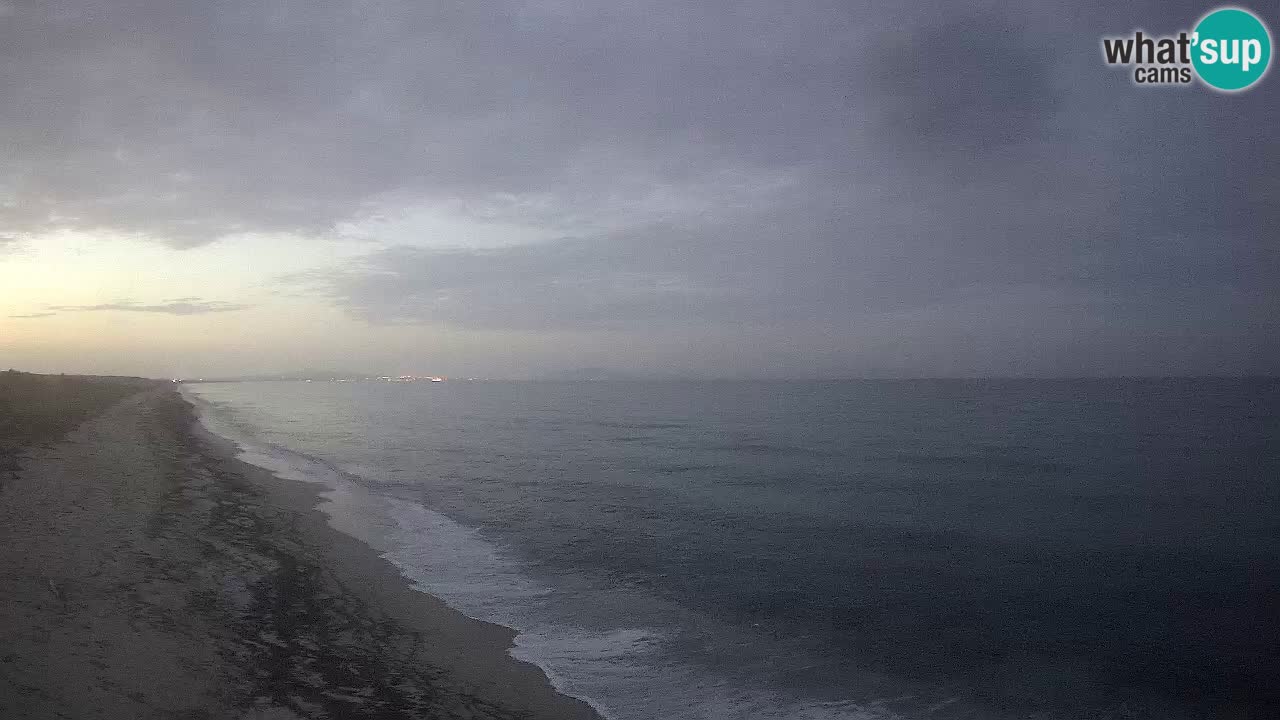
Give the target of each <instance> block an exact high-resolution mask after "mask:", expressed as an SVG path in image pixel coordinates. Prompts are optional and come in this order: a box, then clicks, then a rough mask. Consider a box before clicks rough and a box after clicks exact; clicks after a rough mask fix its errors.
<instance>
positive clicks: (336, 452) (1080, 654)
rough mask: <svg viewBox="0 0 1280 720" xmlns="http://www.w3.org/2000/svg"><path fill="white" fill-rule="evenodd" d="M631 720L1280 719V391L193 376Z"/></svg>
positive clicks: (1140, 384)
mask: <svg viewBox="0 0 1280 720" xmlns="http://www.w3.org/2000/svg"><path fill="white" fill-rule="evenodd" d="M184 388H185V390H186V392H187V393H188V395H189V396H191V397H193V399H195V400H196V401H197V404H198V406H199V407H200V408H201V411H202V413H203V415H204V417H205V421H206V423H207V424H208V425H209V426H210V427H211V428H212V429H213V430H215V431H216V432H220V433H222V434H224V435H227V436H228V437H231V438H232V439H234V440H236V441H237V442H238V443H239V444H240V446H241V447H242V448H243V449H244V451H245V458H246V459H248V460H250V461H251V462H255V463H257V464H260V465H263V466H265V467H268V468H270V469H273V470H275V471H277V472H279V473H281V474H282V475H284V476H287V477H292V478H295V479H298V480H305V481H311V482H317V483H321V484H322V486H323V489H324V497H325V504H324V505H323V506H322V508H323V509H324V510H325V511H326V512H328V513H329V515H330V517H331V522H332V524H333V525H334V526H335V527H338V528H339V529H341V530H343V531H344V532H348V533H350V534H352V535H354V536H356V537H358V538H361V539H362V540H364V541H366V542H368V543H370V544H371V545H373V546H374V547H377V548H379V549H380V550H382V551H383V552H384V553H385V554H386V556H387V557H388V558H389V559H390V560H392V561H393V562H395V563H396V564H397V565H399V566H400V567H401V569H402V570H403V571H404V573H405V574H406V576H408V577H409V578H411V579H412V580H414V581H415V582H416V583H418V585H419V587H420V588H421V589H423V590H424V591H427V592H430V593H433V594H435V595H438V596H440V597H442V598H444V599H445V600H446V601H447V602H449V603H450V604H451V605H453V606H455V607H457V608H458V609H460V610H462V611H463V612H465V613H467V614H468V615H471V616H473V617H478V618H482V619H485V620H490V621H493V622H498V623H501V624H504V625H508V626H510V627H513V628H516V629H517V630H519V631H520V635H519V637H518V638H517V644H516V647H515V648H514V649H513V654H514V655H516V656H517V657H520V658H522V659H527V660H530V661H533V662H536V663H538V664H539V665H541V666H542V667H543V668H544V669H545V670H546V671H547V672H548V674H549V676H550V677H551V678H552V679H553V682H555V683H556V684H557V686H558V687H560V688H561V689H562V690H564V691H565V692H568V693H570V694H573V695H576V696H579V697H583V698H585V699H588V700H589V701H591V702H592V703H593V704H595V705H596V706H597V707H598V708H599V709H601V710H602V712H604V713H605V714H607V715H608V716H609V717H612V718H616V719H617V720H636V719H641V718H643V719H650V718H653V719H658V718H662V719H666V718H672V719H679V718H726V719H727V718H814V719H818V718H938V719H944V718H1046V719H1058V718H1062V719H1067V718H1071V719H1076V718H1171V719H1177V718H1204V717H1222V718H1264V717H1280V381H1277V380H1111V381H903V382H831V383H816V382H815V383H807V382H794V383H789V382H762V383H751V382H628V383H550V382H542V383H537V382H533V383H496V382H495V383H458V382H447V383H413V384H399V383H396V384H392V383H383V382H359V383H327V382H323V383H322V382H312V383H302V382H280V383H262V382H259V383H225V384H198V385H186V386H184Z"/></svg>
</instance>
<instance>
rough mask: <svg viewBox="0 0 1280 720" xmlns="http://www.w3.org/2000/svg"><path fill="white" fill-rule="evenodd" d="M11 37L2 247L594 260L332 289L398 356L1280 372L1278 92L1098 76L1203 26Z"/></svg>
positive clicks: (407, 23)
mask: <svg viewBox="0 0 1280 720" xmlns="http://www.w3.org/2000/svg"><path fill="white" fill-rule="evenodd" d="M15 7H16V8H17V9H16V11H15V12H14V13H12V14H10V15H9V16H8V17H6V18H5V19H4V20H5V22H4V24H3V26H0V28H2V29H0V68H4V70H0V96H3V97H6V98H11V99H12V100H11V101H10V102H8V103H6V104H5V105H4V106H3V107H0V140H3V146H4V147H5V148H9V149H10V150H7V151H6V152H8V153H11V156H10V157H6V162H5V163H4V164H3V167H0V234H9V235H13V234H18V233H24V232H36V231H40V230H44V229H50V228H54V227H66V226H72V227H81V228H109V229H112V230H116V231H120V232H125V233H140V234H143V235H148V236H152V237H155V238H156V239H158V240H159V241H162V242H166V243H169V244H172V245H175V246H179V247H182V246H191V245H197V244H201V243H205V242H209V241H211V240H213V239H215V238H217V237H218V236H220V235H223V234H226V233H232V232H238V231H246V230H253V231H291V232H301V233H313V234H324V233H328V232H330V231H331V230H332V228H333V226H334V224H335V223H338V222H341V221H344V220H348V219H350V218H352V217H359V216H360V215H361V214H362V213H372V212H381V211H384V210H385V209H386V208H387V206H388V205H390V206H392V207H393V209H394V206H395V204H397V203H409V204H411V203H414V202H433V201H437V200H441V199H461V200H463V201H464V204H465V205H466V206H467V207H472V208H481V209H480V210H476V211H475V212H476V213H477V214H478V215H481V216H485V215H486V213H497V214H498V215H509V216H511V217H514V218H516V219H519V220H521V221H524V222H531V223H534V224H543V225H545V226H547V227H554V228H571V229H572V228H579V229H578V230H570V231H567V232H566V237H564V238H563V239H561V240H558V241H550V242H544V243H538V244H531V245H524V246H519V247H512V248H499V249H486V250H465V249H456V250H425V249H422V248H415V247H390V248H383V249H379V250H376V251H374V252H372V253H371V254H370V255H369V256H368V257H367V258H366V259H365V260H364V262H362V263H360V264H358V265H356V266H352V267H345V268H336V269H334V270H332V271H329V272H322V273H314V274H311V275H309V276H307V277H306V278H302V280H305V282H306V283H308V285H309V286H310V287H312V288H313V289H314V290H315V291H317V292H320V293H322V294H324V295H326V296H328V297H330V298H332V300H333V301H334V302H336V303H338V304H339V305H341V306H342V307H345V308H347V309H348V310H350V311H351V312H352V313H353V314H355V315H356V316H358V317H361V318H365V319H367V320H369V321H371V322H377V323H404V322H411V323H420V322H426V323H445V324H449V325H453V326H456V327H461V328H467V329H486V330H518V331H533V332H560V331H574V332H582V333H619V332H622V333H630V334H632V335H633V336H636V337H638V338H640V339H641V340H640V341H643V342H649V343H653V344H656V345H660V346H661V345H664V344H668V345H670V346H671V347H672V348H673V349H672V350H671V352H672V353H673V355H672V357H676V356H677V355H679V353H681V352H683V353H684V355H682V356H680V357H681V359H680V362H683V363H685V364H686V365H690V366H692V365H699V364H701V365H704V366H706V367H712V368H713V367H725V368H728V369H731V370H746V369H747V368H740V367H736V366H735V363H738V362H739V361H738V360H737V357H738V354H737V353H735V352H733V351H732V349H728V350H726V349H723V348H720V349H716V348H714V347H711V346H700V345H697V344H696V343H694V344H691V343H690V342H689V341H688V338H689V337H693V336H696V335H697V334H698V333H700V332H702V333H705V334H707V335H715V334H717V333H720V334H724V333H732V334H735V337H739V338H743V341H744V342H750V343H752V344H753V345H756V346H759V347H764V348H773V349H774V350H775V354H774V356H770V355H768V354H767V353H766V354H765V355H764V356H761V357H762V358H763V359H761V360H757V361H756V362H766V363H768V362H774V359H772V358H775V357H776V361H777V362H780V363H781V362H785V363H789V364H791V366H792V367H793V369H795V370H796V371H797V372H808V371H819V370H820V371H823V372H826V371H831V372H849V373H854V374H856V373H859V372H863V371H876V372H887V373H891V374H892V373H902V374H913V373H933V372H964V373H990V372H995V373H1003V372H1046V373H1065V374H1073V373H1076V372H1087V373H1093V372H1264V371H1266V372H1274V371H1277V370H1280V348H1278V347H1277V342H1276V341H1275V340H1274V339H1272V338H1274V337H1276V332H1275V331H1276V330H1277V329H1278V328H1277V322H1276V320H1275V319H1274V318H1276V317H1277V316H1280V291H1278V290H1277V283H1276V281H1275V278H1276V277H1277V276H1278V272H1280V253H1278V251H1277V248H1276V245H1275V242H1274V237H1275V236H1276V229H1277V203H1276V202H1275V200H1274V198H1275V197H1277V194H1278V191H1280V173H1277V172H1276V171H1275V158H1276V156H1277V150H1280V141H1277V139H1276V134H1275V132H1274V119H1275V117H1276V115H1277V112H1276V111H1277V109H1280V102H1278V101H1277V90H1276V87H1277V86H1276V78H1275V77H1274V76H1272V77H1270V78H1268V80H1266V81H1264V83H1263V85H1262V86H1260V87H1259V88H1257V89H1255V90H1252V91H1250V92H1247V93H1243V94H1239V95H1231V96H1228V95H1219V94H1215V93H1212V92H1208V91H1205V90H1204V89H1203V88H1164V89H1152V88H1138V87H1134V86H1133V85H1131V83H1130V82H1129V80H1128V78H1127V76H1125V75H1124V74H1123V72H1122V71H1119V70H1114V69H1111V68H1107V67H1105V66H1104V65H1103V63H1102V61H1101V57H1100V51H1099V46H1098V43H1099V38H1100V37H1101V36H1103V35H1108V34H1118V33H1123V32H1127V31H1129V30H1131V29H1133V28H1135V27H1144V28H1146V29H1148V30H1150V31H1152V32H1162V33H1163V32H1167V33H1172V32H1175V31H1177V30H1181V29H1185V28H1187V27H1189V26H1190V24H1191V23H1193V22H1194V20H1195V19H1196V17H1197V16H1198V15H1199V14H1200V12H1202V10H1203V8H1202V7H1199V6H1197V5H1190V4H1187V5H1182V4H1178V3H1146V4H1136V5H1127V6H1125V7H1123V8H1120V7H1114V6H1113V5H1112V4H1108V3H1097V4H1095V5H1094V6H1092V7H1088V8H1075V9H1073V10H1071V11H1070V12H1066V11H1059V10H1057V9H1055V8H1054V7H1052V6H1050V5H1048V4H1045V5H1039V4H1028V5H1023V6H1005V5H1003V4H997V3H991V4H985V3H984V4H981V5H980V6H972V7H968V8H965V7H959V6H957V4H955V3H932V4H927V5H923V6H913V7H912V8H910V9H898V10H892V9H885V8H882V7H874V6H873V7H860V6H857V5H855V4H852V3H846V2H823V1H821V0H806V1H804V2H799V3H781V4H780V3H765V2H745V3H744V2H700V3H684V4H654V3H646V2H630V3H625V2H624V3H617V2H608V3H603V2H602V3H596V4H592V3H556V2H545V3H527V2H519V3H517V2H504V1H501V0H492V1H487V2H476V3H462V4H458V6H457V7H433V6H430V5H424V4H421V3H416V2H407V1H406V2H385V1H370V2H358V3H356V2H337V1H328V2H307V3H300V2H299V3H289V2H286V3H273V4H269V5H263V4H260V3H252V2H247V0H242V1H238V2H237V1H233V2H223V3H170V2H164V3H161V2H149V1H147V0H132V1H129V2H115V3H110V4H94V3H46V4H41V5H38V6H28V5H22V6H15ZM1268 19H1269V20H1272V21H1273V22H1274V19H1271V18H1268ZM503 198H507V199H509V200H510V201H509V202H508V201H507V200H503ZM530 198H533V199H536V202H532V201H529V200H530ZM486 209H487V210H486ZM610 218H612V219H614V222H612V223H611V222H609V219H610ZM445 244H451V243H445ZM456 244H458V245H465V244H466V239H465V238H458V239H457V243H456ZM121 309H123V308H121ZM135 309H136V308H135ZM602 337H604V336H603V335H602ZM600 342H606V340H601V341H600ZM797 347H800V348H801V350H807V353H806V352H803V351H802V352H800V353H799V354H798V355H797V350H796V348H797ZM680 348H684V349H683V350H680ZM572 354H573V351H572V349H567V351H566V358H565V362H572ZM624 354H625V353H622V351H619V357H622V356H623V355H624ZM1015 356H1016V357H1017V358H1020V359H1017V360H1015V361H1013V362H1012V363H1010V361H1009V360H1008V359H1009V358H1010V357H1015ZM805 357H821V358H825V359H824V360H823V363H825V364H824V365H823V366H822V367H818V366H817V365H812V366H810V365H806V361H805V359H804V358H805ZM620 361H621V360H620Z"/></svg>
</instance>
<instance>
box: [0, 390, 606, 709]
mask: <svg viewBox="0 0 1280 720" xmlns="http://www.w3.org/2000/svg"><path fill="white" fill-rule="evenodd" d="M117 382H120V381H117ZM135 382H137V383H139V384H137V385H134V386H129V387H121V386H119V385H116V386H114V387H113V389H112V390H111V393H114V394H116V395H119V396H122V397H123V399H121V400H119V401H118V402H115V403H114V404H110V403H109V400H111V399H112V398H111V397H109V396H110V394H111V393H108V394H107V396H103V395H102V393H101V386H96V385H95V384H94V383H93V381H86V382H85V383H84V384H83V387H82V391H83V392H85V393H93V392H97V393H98V395H95V397H98V400H97V401H96V403H90V404H87V405H86V404H83V403H82V404H75V403H72V405H71V406H68V407H72V409H69V410H66V411H65V412H63V414H62V416H61V419H62V422H61V424H59V423H54V424H52V425H50V426H49V428H48V429H47V432H45V434H44V435H43V436H41V437H38V438H37V437H23V438H17V439H13V440H11V441H10V442H9V445H7V446H6V447H8V450H7V451H6V456H7V457H9V458H10V463H9V464H10V466H11V469H10V470H9V471H8V472H7V474H6V475H5V476H4V479H3V480H2V481H0V717H4V718H13V719H17V718H54V717H69V718H97V717H102V718H120V717H131V718H160V717H208V718H264V719H265V718H271V719H286V718H309V717H333V718H359V717H432V718H569V719H574V718H582V719H587V718H594V717H596V715H595V713H594V712H593V711H592V710H591V709H590V707H589V706H587V705H585V704H584V703H581V702H579V701H577V700H574V699H572V698H569V697H566V696H564V695H561V694H558V693H556V692H555V691H554V690H553V689H552V687H551V686H550V684H549V683H548V681H547V678H546V676H545V675H544V674H543V673H542V672H541V671H540V670H539V669H538V668H536V667H534V666H532V665H529V664H525V663H521V662H518V661H516V660H514V659H512V658H511V657H510V656H509V655H508V652H507V651H508V648H509V647H510V645H511V643H512V640H513V637H514V632H513V631H511V630H509V629H507V628H504V627H501V626H498V625H492V624H488V623H483V622H480V621H476V620H472V619H470V618H467V617H465V616H463V615H462V614H460V613H458V612H456V611H454V610H452V609H450V608H448V607H446V606H445V605H444V604H443V603H442V602H441V601H439V600H437V599H435V598H433V597H432V596H430V595H427V594H424V593H422V592H418V591H415V590H412V589H411V588H410V587H409V585H408V583H407V582H406V581H405V580H404V578H402V577H401V575H400V573H399V572H398V571H397V570H396V569H395V568H394V567H393V566H392V565H390V564H389V563H388V562H386V561H385V560H383V559H382V558H381V557H380V556H379V554H378V553H377V552H375V551H374V550H372V549H370V548H369V547H366V546H364V545H362V544H361V543H359V542H358V541H356V540H354V539H351V538H350V537H348V536H346V535H343V534H341V533H339V532H337V531H336V530H333V529H331V528H330V527H329V526H328V525H327V523H326V520H325V518H324V516H323V515H322V514H320V513H319V512H318V511H316V510H315V509H314V508H315V506H316V503H317V497H316V490H315V488H314V487H312V486H309V485H306V484H303V483H298V482H295V481H286V480H281V479H279V478H277V477H275V476H273V475H271V474H270V473H268V472H266V471H265V470H262V469H260V468H257V467H254V466H251V465H247V464H245V463H243V462H240V461H238V460H236V459H235V457H234V450H235V449H234V448H233V447H230V446H229V444H228V443H226V442H225V441H223V440H221V439H219V438H216V437H214V436H212V435H209V434H208V433H206V432H204V431H203V430H202V429H201V428H200V426H199V425H198V424H197V422H196V418H195V415H194V414H193V411H192V408H191V406H190V405H189V404H188V403H187V402H186V401H185V400H183V399H182V397H181V396H180V395H179V394H178V392H177V391H176V389H175V388H174V386H172V385H171V384H169V383H144V382H142V381H135ZM95 388H96V390H95ZM139 388H141V391H138V390H139ZM41 397H42V396H40V395H39V393H38V392H37V393H36V394H35V395H31V396H24V398H23V401H24V402H37V403H39V402H40V401H41ZM33 398H34V399H33ZM15 407H18V406H17V405H15V404H14V403H12V402H11V403H10V404H9V408H10V409H11V410H12V409H13V408H15ZM76 423H79V424H78V425H77V424H76ZM11 425H13V426H14V427H17V424H14V423H11ZM23 427H27V426H26V425H24V426H23ZM66 429H70V431H69V432H67V433H66V434H65V436H62V435H61V433H62V432H63V431H64V430H66ZM11 434H12V433H11Z"/></svg>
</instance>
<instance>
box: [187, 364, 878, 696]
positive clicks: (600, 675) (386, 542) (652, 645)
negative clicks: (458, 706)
mask: <svg viewBox="0 0 1280 720" xmlns="http://www.w3.org/2000/svg"><path fill="white" fill-rule="evenodd" d="M184 392H185V394H186V396H187V397H188V398H189V399H190V400H192V402H193V403H194V404H195V405H196V407H197V409H198V410H199V413H200V418H201V421H202V423H203V424H204V425H205V427H206V428H207V429H209V430H210V431H211V432H213V433H215V434H217V435H220V436H222V437H224V438H226V439H227V440H230V441H231V442H233V443H234V444H235V445H236V446H237V447H238V448H239V459H241V460H243V461H245V462H248V463H251V464H253V465H257V466H259V467H262V468H264V469H266V470H269V471H271V472H273V473H275V474H276V475H277V476H279V477H281V478H285V479H290V480H296V481H301V482H308V483H317V484H319V485H321V486H323V488H324V489H323V490H321V492H320V496H321V498H322V501H321V503H320V505H319V509H320V510H321V511H322V512H324V513H325V514H326V516H327V517H328V519H329V523H330V525H331V526H332V527H334V528H335V529H337V530H339V531H341V532H343V533H345V534H347V535H350V536H352V537H354V538H356V539H358V540H360V541H362V542H364V543H366V544H368V545H370V546H371V547H373V548H375V549H377V550H378V551H380V552H381V553H382V556H383V557H385V558H386V559H387V560H389V561H390V562H392V563H393V564H394V565H395V566H396V567H397V568H399V570H400V572H401V573H402V574H403V575H404V576H405V577H406V578H407V579H408V580H409V581H410V582H411V583H412V584H413V586H414V587H415V589H418V590H421V591H422V592H426V593H430V594H431V595H434V596H436V597H439V598H441V599H442V600H444V601H445V602H446V603H447V604H448V605H450V606H451V607H453V608H455V609H457V610H459V611H460V612H462V613H464V614H466V615H468V616H469V617H472V618H476V619H479V620H484V621H487V622H492V623H496V624H500V625H504V626H506V627H510V628H512V629H513V630H515V631H516V632H517V635H516V638H515V641H514V646H513V647H512V649H511V654H512V656H513V657H515V658H516V659H519V660H523V661H526V662H530V663H533V664H535V665H537V666H538V667H540V668H541V669H542V670H543V671H544V672H545V673H546V674H547V677H548V679H549V680H550V681H551V682H552V684H553V685H554V686H555V688H556V689H557V690H559V691H560V692H563V693H565V694H567V695H572V696H574V697H577V698H580V699H582V700H584V701H586V702H588V703H590V704H591V705H592V706H593V707H595V708H596V709H597V710H598V711H599V712H600V713H601V714H602V715H604V716H606V717H607V718H611V720H651V719H653V718H669V719H671V720H685V719H687V720H694V719H695V718H697V719H700V720H744V719H748V718H750V719H757V720H774V719H779V720H780V719H782V718H789V719H794V720H885V719H887V718H893V717H896V716H895V715H894V714H893V713H891V712H889V711H888V710H885V709H883V708H880V707H875V706H874V705H873V706H871V707H867V706H859V705H855V704H853V703H839V702H837V703H832V702H818V701H803V700H797V699H795V698H791V697H786V696H784V695H782V694H780V693H777V692H771V691H768V690H765V689H761V688H760V687H747V686H745V685H744V684H742V683H732V682H729V681H727V680H725V679H722V678H717V677H715V676H714V674H713V673H711V672H708V671H707V670H705V669H703V668H695V667H691V666H688V665H686V664H682V663H679V662H671V661H669V660H666V659H664V656H663V654H662V649H663V646H664V643H665V642H666V641H667V640H668V632H669V631H666V630H663V629H660V628H655V627H645V626H638V627H633V626H628V625H626V624H617V625H615V626H611V627H606V628H587V627H580V626H575V625H574V624H572V623H571V622H569V621H567V620H566V619H565V618H566V613H565V612H564V608H563V607H560V605H562V603H563V601H564V599H565V597H564V596H565V595H566V592H564V591H559V590H557V589H556V588H553V587H551V586H549V585H547V584H544V583H541V582H539V581H537V580H534V579H532V578H531V577H529V576H528V575H527V574H525V573H524V572H522V571H521V567H520V565H519V563H517V562H516V561H514V560H513V559H512V558H511V557H509V556H508V554H507V553H505V552H504V551H503V549H502V548H501V547H500V546H499V545H498V544H496V543H494V542H492V541H490V540H489V539H487V538H486V537H484V535H483V533H481V532H480V531H479V530H477V529H475V528H469V527H466V526H464V525H461V524H459V523H457V522H455V521H453V520H452V519H450V518H448V517H447V516H445V515H443V514H442V513H439V512H436V511H434V510H432V509H430V508H427V507H424V506H422V505H420V504H417V503H414V502H411V501H408V500H405V499H401V498H396V497H391V496H389V495H385V494H379V493H377V492H376V491H375V490H373V489H371V487H370V486H369V485H368V484H367V483H365V482H364V481H363V480H362V479H361V478H360V477H359V476H358V475H355V474H353V473H351V472H350V470H351V468H350V467H349V466H344V467H342V468H339V467H336V466H334V465H331V464H329V463H326V462H324V461H323V460H320V459H317V458H313V457H310V456H308V455H304V454H302V453H298V452H294V451H292V450H289V449H287V448H284V447H280V446H278V445H274V444H271V443H269V442H265V441H263V440H261V439H260V438H259V437H257V434H256V432H255V431H256V430H257V429H256V428H253V427H251V426H249V425H247V424H246V423H244V421H243V420H241V419H240V418H238V417H237V415H236V413H235V411H234V409H233V408H230V407H228V406H225V405H222V404H219V403H214V402H211V401H209V400H207V399H205V398H203V397H201V395H200V393H199V392H197V391H193V390H192V389H191V388H184Z"/></svg>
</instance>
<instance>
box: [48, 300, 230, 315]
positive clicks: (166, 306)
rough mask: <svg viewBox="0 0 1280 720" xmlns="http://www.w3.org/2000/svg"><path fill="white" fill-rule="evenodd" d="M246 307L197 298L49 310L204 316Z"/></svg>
mask: <svg viewBox="0 0 1280 720" xmlns="http://www.w3.org/2000/svg"><path fill="white" fill-rule="evenodd" d="M248 307H249V306H248V305H241V304H239V303H229V302H222V301H219V300H200V299H199V298H183V299H180V300H171V301H167V302H163V303H153V304H147V303H138V302H133V301H129V300H123V301H120V302H112V303H100V304H97V305H54V306H51V307H50V308H49V309H50V310H56V311H58V312H102V311H114V312H142V313H163V314H165V315H206V314H209V313H223V312H233V311H236V310H244V309H246V308H248ZM51 314H53V313H42V314H41V315H51Z"/></svg>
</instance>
